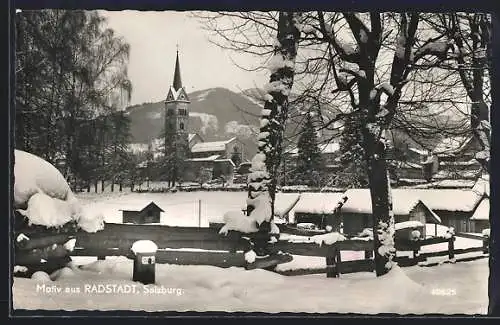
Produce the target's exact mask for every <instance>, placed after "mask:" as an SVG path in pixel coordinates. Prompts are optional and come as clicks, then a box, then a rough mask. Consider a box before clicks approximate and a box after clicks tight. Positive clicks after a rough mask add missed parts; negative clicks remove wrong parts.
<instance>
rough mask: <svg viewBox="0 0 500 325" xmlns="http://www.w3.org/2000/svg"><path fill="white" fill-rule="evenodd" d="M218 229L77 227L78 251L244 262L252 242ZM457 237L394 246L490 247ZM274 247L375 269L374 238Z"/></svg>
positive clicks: (332, 266)
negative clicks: (354, 254)
mask: <svg viewBox="0 0 500 325" xmlns="http://www.w3.org/2000/svg"><path fill="white" fill-rule="evenodd" d="M218 231H219V229H218V228H214V227H212V228H195V227H170V226H163V225H129V224H106V225H105V227H104V230H102V231H99V232H97V233H86V232H78V233H77V235H76V239H77V241H76V245H75V250H74V252H73V255H74V256H98V257H100V258H104V257H105V256H129V257H132V255H131V251H130V249H131V247H132V244H133V243H134V242H135V241H137V240H144V239H147V240H152V241H154V242H155V243H156V244H157V245H158V247H159V248H160V249H159V250H158V252H157V255H156V260H157V261H158V263H168V264H181V265H188V264H190V265H213V266H219V267H231V266H238V267H242V266H245V263H246V262H245V258H244V254H243V252H244V251H247V250H249V249H250V246H249V245H250V244H249V242H248V241H247V240H245V239H244V238H242V236H241V234H240V233H238V232H233V231H230V232H229V234H228V236H222V235H220V234H219V233H218ZM454 241H455V237H451V238H443V237H435V238H428V239H425V240H419V241H411V242H410V241H396V249H397V250H400V251H402V250H404V251H413V252H414V254H413V258H410V259H409V258H407V257H406V258H405V257H402V258H397V259H396V260H397V261H398V262H401V266H405V265H414V264H416V263H418V262H419V261H422V260H425V259H427V258H428V257H435V256H446V255H448V257H449V259H453V258H454V256H455V255H456V254H465V253H470V252H479V251H483V252H485V253H486V252H487V248H488V247H487V245H488V242H487V241H484V245H483V246H482V247H472V248H466V249H455V248H454V244H453V243H454ZM444 242H448V249H447V250H443V251H438V252H430V253H420V254H419V251H420V250H421V247H422V246H426V245H433V244H438V243H444ZM274 249H275V250H276V251H283V252H286V253H289V254H292V255H303V256H319V257H325V258H326V268H324V269H320V270H310V271H308V272H309V273H318V272H320V273H325V272H326V274H327V276H329V277H337V276H339V274H343V273H352V272H372V271H373V270H374V261H373V241H371V240H346V241H338V242H336V243H335V244H333V245H321V246H320V245H318V244H316V243H314V242H293V241H287V240H279V241H278V242H277V243H275V245H274ZM341 251H364V252H365V258H364V259H360V260H354V261H342V260H341V254H340V252H341ZM304 272H306V273H307V271H304V270H303V271H301V272H294V271H293V270H288V271H284V272H280V273H283V274H299V273H300V274H304Z"/></svg>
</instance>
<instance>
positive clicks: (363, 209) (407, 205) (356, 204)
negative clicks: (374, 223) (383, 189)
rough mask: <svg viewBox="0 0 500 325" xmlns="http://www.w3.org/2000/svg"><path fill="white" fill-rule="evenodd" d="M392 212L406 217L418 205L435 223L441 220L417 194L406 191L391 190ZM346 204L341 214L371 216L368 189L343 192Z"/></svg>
mask: <svg viewBox="0 0 500 325" xmlns="http://www.w3.org/2000/svg"><path fill="white" fill-rule="evenodd" d="M391 192H392V211H393V212H394V214H395V215H408V214H410V212H411V211H412V210H413V209H414V208H415V207H416V206H417V205H418V204H422V205H423V206H424V208H425V209H426V210H427V211H428V212H429V213H430V215H431V216H432V218H433V219H434V221H435V222H437V223H441V218H440V217H439V216H438V215H437V214H436V213H435V212H434V211H432V208H431V207H430V206H429V205H428V204H426V202H425V201H424V200H422V199H421V198H420V196H419V195H418V193H415V192H413V191H412V190H407V189H392V190H391ZM345 195H346V196H347V202H346V203H345V204H344V206H343V207H342V212H351V213H363V214H371V213H372V206H371V195H370V190H369V189H364V188H363V189H350V190H347V191H346V192H345Z"/></svg>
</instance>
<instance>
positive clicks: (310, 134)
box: [294, 114, 324, 186]
mask: <svg viewBox="0 0 500 325" xmlns="http://www.w3.org/2000/svg"><path fill="white" fill-rule="evenodd" d="M297 148H298V157H297V165H296V168H295V171H294V175H295V177H294V178H295V181H296V182H297V183H299V184H302V185H309V186H319V185H320V180H321V175H322V173H323V170H324V163H323V159H322V156H321V151H320V148H319V146H318V135H317V133H316V130H315V127H314V123H313V117H312V115H311V114H307V115H306V121H305V123H304V126H303V129H302V132H301V134H300V136H299V141H298V143H297Z"/></svg>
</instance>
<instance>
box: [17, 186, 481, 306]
mask: <svg viewBox="0 0 500 325" xmlns="http://www.w3.org/2000/svg"><path fill="white" fill-rule="evenodd" d="M77 196H78V199H79V200H80V202H81V203H82V204H84V205H86V206H87V207H88V208H91V209H92V210H96V211H97V210H98V211H100V212H102V213H103V214H104V216H105V219H106V221H107V222H118V223H120V222H122V218H121V211H120V210H121V209H127V208H129V207H137V206H139V207H143V206H145V205H146V204H148V203H149V202H151V201H154V202H155V203H157V204H158V205H159V206H160V207H161V208H162V209H163V210H165V212H164V213H162V215H161V223H162V224H166V225H172V226H193V227H197V226H199V220H198V209H199V201H200V200H201V226H203V227H206V226H208V222H209V220H210V221H220V220H221V219H222V216H223V214H224V213H225V212H227V211H231V210H240V209H241V208H243V207H244V205H245V202H246V193H245V192H177V193H142V194H139V193H131V192H114V193H104V194H103V193H99V194H95V193H80V194H78V195H77ZM427 227H428V228H427V233H428V234H429V233H431V234H433V233H434V232H433V231H434V226H433V225H428V226H427ZM447 229H448V228H447V227H444V226H438V235H444V234H445V233H446V230H447ZM296 237H297V236H296ZM289 239H290V238H289ZM296 239H298V238H296ZM481 245H482V241H481V240H476V239H468V238H462V237H457V238H456V241H455V248H467V247H479V246H481ZM447 248H448V247H447V243H444V244H436V245H429V246H425V247H424V248H423V251H428V252H430V251H441V250H447ZM342 253H343V255H342V260H344V261H347V260H354V259H362V258H363V257H364V256H363V255H364V252H347V251H346V252H342ZM473 254H475V255H481V254H482V253H481V252H477V253H473ZM459 257H460V255H458V256H457V258H459ZM447 258H448V257H447V256H442V257H436V258H435V259H436V260H437V259H439V262H444V261H446V260H447ZM73 259H74V262H73V265H71V268H65V269H63V270H62V271H60V272H57V273H56V274H52V275H51V276H50V278H49V277H48V276H47V275H44V274H42V276H40V275H37V276H34V277H33V278H32V279H25V278H14V285H13V305H14V308H15V309H44V310H145V311H229V312H231V311H245V312H259V311H261V312H269V313H276V312H309V313H316V312H317V313H328V312H334V313H362V314H377V313H400V314H426V313H437V314H456V313H459V314H485V313H486V310H487V305H488V294H487V292H488V291H487V287H488V286H487V284H488V273H489V269H488V259H486V258H483V259H479V260H475V261H468V262H457V263H455V264H451V263H450V264H440V265H437V266H432V267H422V266H412V267H405V268H398V267H397V268H395V269H394V270H393V271H392V272H391V273H390V274H389V275H387V276H384V277H382V278H376V277H375V274H374V273H367V272H362V273H354V274H342V275H341V277H340V278H336V279H334V278H326V275H325V274H324V273H323V274H314V275H298V276H285V275H280V274H277V273H274V272H269V271H264V270H251V271H247V270H244V269H243V268H237V267H232V268H227V269H224V268H218V267H213V266H194V265H168V264H157V265H156V285H148V286H143V285H142V284H140V283H138V282H133V281H132V269H133V263H132V261H131V260H129V259H127V258H125V257H108V258H107V259H106V260H105V261H97V260H96V257H74V258H73ZM325 266H326V265H325V259H324V258H323V257H308V256H294V260H293V261H292V262H289V263H285V264H281V265H279V266H278V269H277V271H284V272H286V271H293V270H298V269H322V268H324V267H325ZM132 297H133V299H132Z"/></svg>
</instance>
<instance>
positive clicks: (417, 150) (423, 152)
mask: <svg viewBox="0 0 500 325" xmlns="http://www.w3.org/2000/svg"><path fill="white" fill-rule="evenodd" d="M408 150H410V151H413V152H415V153H417V154H419V155H422V156H427V154H428V152H427V150H423V149H418V148H413V147H410V148H408Z"/></svg>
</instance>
